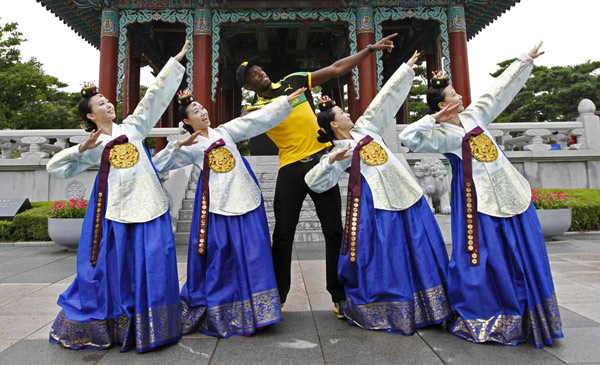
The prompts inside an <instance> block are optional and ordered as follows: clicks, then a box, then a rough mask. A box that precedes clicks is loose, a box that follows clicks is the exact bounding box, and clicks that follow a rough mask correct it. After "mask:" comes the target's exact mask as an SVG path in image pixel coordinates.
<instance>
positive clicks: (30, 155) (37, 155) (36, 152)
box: [21, 136, 48, 160]
mask: <svg viewBox="0 0 600 365" xmlns="http://www.w3.org/2000/svg"><path fill="white" fill-rule="evenodd" d="M21 142H22V143H26V144H28V145H29V152H23V153H22V154H21V158H25V159H32V160H39V159H41V158H45V157H48V153H46V152H43V151H42V146H41V145H42V144H44V143H48V138H45V137H39V136H37V137H35V136H34V137H23V138H22V139H21Z"/></svg>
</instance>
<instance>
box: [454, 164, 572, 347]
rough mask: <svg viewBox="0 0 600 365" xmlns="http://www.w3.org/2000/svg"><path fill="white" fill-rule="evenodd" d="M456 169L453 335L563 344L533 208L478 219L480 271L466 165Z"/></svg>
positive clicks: (477, 339)
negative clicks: (469, 227) (469, 217)
mask: <svg viewBox="0 0 600 365" xmlns="http://www.w3.org/2000/svg"><path fill="white" fill-rule="evenodd" d="M446 158H448V160H449V161H450V164H451V166H452V176H453V177H452V187H451V191H452V195H451V196H452V199H451V206H452V244H453V250H452V257H451V259H450V265H449V268H448V299H449V300H450V304H451V306H452V308H453V310H454V311H455V313H456V316H455V318H454V319H453V320H452V321H451V323H450V326H449V328H450V331H451V332H452V333H454V334H455V335H457V336H459V337H462V338H464V339H466V340H469V341H473V342H496V343H501V344H505V345H516V344H517V343H519V342H523V341H529V342H531V343H533V344H534V345H535V346H536V347H537V348H541V347H543V346H544V345H550V344H552V343H553V338H561V337H563V334H562V328H561V327H562V324H561V320H560V314H559V311H558V304H557V302H556V295H555V292H554V284H553V283H552V274H551V272H550V264H549V262H548V253H547V252H546V243H545V241H544V236H543V234H542V230H541V228H540V223H539V221H538V217H537V214H536V212H535V209H534V207H533V204H532V205H530V206H529V208H528V209H527V210H526V211H525V212H523V213H521V214H519V215H516V216H513V217H510V218H498V217H492V216H489V215H487V214H483V213H479V212H478V213H477V221H478V232H479V261H480V264H479V266H471V265H470V263H469V260H470V254H469V253H467V252H466V245H465V242H466V240H465V211H464V204H463V188H464V184H463V170H462V160H461V159H460V158H459V157H458V156H456V155H454V154H450V153H449V154H446Z"/></svg>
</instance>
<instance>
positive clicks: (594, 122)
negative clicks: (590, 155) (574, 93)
mask: <svg viewBox="0 0 600 365" xmlns="http://www.w3.org/2000/svg"><path fill="white" fill-rule="evenodd" d="M577 111H579V117H578V118H577V119H576V120H577V121H578V122H581V123H582V124H583V129H584V132H585V141H581V140H580V139H579V138H581V137H578V139H577V145H580V146H579V147H578V148H573V149H591V150H600V117H598V116H597V115H596V114H595V112H596V105H594V103H593V102H592V101H591V100H589V99H583V100H582V101H580V102H579V106H578V107H577ZM571 147H573V146H571Z"/></svg>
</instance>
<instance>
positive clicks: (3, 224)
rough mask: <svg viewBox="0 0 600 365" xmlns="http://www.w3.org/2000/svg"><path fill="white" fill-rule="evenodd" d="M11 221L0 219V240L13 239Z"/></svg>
mask: <svg viewBox="0 0 600 365" xmlns="http://www.w3.org/2000/svg"><path fill="white" fill-rule="evenodd" d="M12 227H13V223H12V222H9V221H0V241H1V242H6V241H13V240H14V235H13V228H12Z"/></svg>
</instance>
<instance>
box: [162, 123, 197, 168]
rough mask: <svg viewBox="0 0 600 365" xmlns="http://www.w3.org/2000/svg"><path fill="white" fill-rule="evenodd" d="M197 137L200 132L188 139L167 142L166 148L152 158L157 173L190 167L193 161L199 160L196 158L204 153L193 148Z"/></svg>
mask: <svg viewBox="0 0 600 365" xmlns="http://www.w3.org/2000/svg"><path fill="white" fill-rule="evenodd" d="M199 135H200V131H197V132H195V133H193V134H192V135H190V136H189V137H188V138H185V139H182V140H179V141H171V142H169V144H167V147H166V148H164V149H162V150H161V151H160V152H159V153H157V154H156V156H154V157H153V158H152V162H153V163H154V166H155V167H156V170H158V172H165V171H169V170H174V169H178V168H180V167H184V166H188V165H191V164H193V163H194V161H196V160H199V159H198V157H200V155H202V154H204V151H203V150H202V149H200V148H195V147H193V145H195V144H196V143H197V142H196V141H195V140H196V138H197V137H198V136H199ZM200 168H202V166H200Z"/></svg>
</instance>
